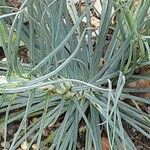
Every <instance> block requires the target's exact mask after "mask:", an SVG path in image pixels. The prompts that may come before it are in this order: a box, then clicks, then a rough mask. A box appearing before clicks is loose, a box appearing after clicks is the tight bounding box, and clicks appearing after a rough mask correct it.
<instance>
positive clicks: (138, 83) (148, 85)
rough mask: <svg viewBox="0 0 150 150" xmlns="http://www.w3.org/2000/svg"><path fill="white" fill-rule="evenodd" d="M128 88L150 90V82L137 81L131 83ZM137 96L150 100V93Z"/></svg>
mask: <svg viewBox="0 0 150 150" xmlns="http://www.w3.org/2000/svg"><path fill="white" fill-rule="evenodd" d="M127 86H128V87H131V88H150V80H137V81H134V82H131V83H129V84H128V85H127ZM136 96H139V97H142V98H150V92H148V93H139V94H136Z"/></svg>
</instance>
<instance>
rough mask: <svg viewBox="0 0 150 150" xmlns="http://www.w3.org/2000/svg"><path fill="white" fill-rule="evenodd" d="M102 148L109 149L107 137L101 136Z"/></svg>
mask: <svg viewBox="0 0 150 150" xmlns="http://www.w3.org/2000/svg"><path fill="white" fill-rule="evenodd" d="M102 147H103V150H109V141H108V138H107V137H102Z"/></svg>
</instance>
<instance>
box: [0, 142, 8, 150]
mask: <svg viewBox="0 0 150 150" xmlns="http://www.w3.org/2000/svg"><path fill="white" fill-rule="evenodd" d="M1 147H4V142H1ZM9 147H10V143H9V142H8V141H6V148H7V149H9Z"/></svg>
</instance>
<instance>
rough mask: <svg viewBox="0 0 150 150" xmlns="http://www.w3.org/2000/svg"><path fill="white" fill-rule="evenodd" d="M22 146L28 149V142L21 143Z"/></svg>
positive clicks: (24, 149)
mask: <svg viewBox="0 0 150 150" xmlns="http://www.w3.org/2000/svg"><path fill="white" fill-rule="evenodd" d="M21 148H22V149H23V150H26V149H27V148H28V143H27V142H25V141H24V142H23V143H22V144H21Z"/></svg>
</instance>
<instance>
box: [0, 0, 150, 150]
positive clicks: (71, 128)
mask: <svg viewBox="0 0 150 150" xmlns="http://www.w3.org/2000/svg"><path fill="white" fill-rule="evenodd" d="M102 3H103V4H102V6H103V7H102V10H101V12H100V26H99V30H98V35H96V41H94V44H93V30H95V29H93V27H92V26H91V9H94V2H92V1H88V0H85V3H84V5H85V9H84V10H83V11H82V12H80V9H79V10H77V9H76V7H75V4H74V3H72V1H68V0H67V1H65V0H53V1H52V0H43V1H41V0H36V1H32V0H30V1H29V0H23V1H22V4H21V6H20V8H14V7H10V6H8V5H7V4H6V3H5V1H4V0H3V1H1V2H0V8H1V10H0V13H1V16H0V21H1V22H0V33H1V35H0V39H1V45H2V47H3V49H4V51H5V55H6V59H7V66H6V67H5V69H7V74H6V77H7V81H5V82H4V84H0V108H1V109H0V113H1V114H3V115H1V118H0V127H1V128H4V143H6V141H7V127H8V125H9V124H11V123H13V122H14V121H20V125H19V128H18V129H17V132H16V133H15V134H14V137H13V139H12V142H11V145H10V150H13V149H16V148H17V147H19V146H20V145H21V144H22V143H23V142H24V141H27V143H28V145H27V147H28V148H30V147H31V146H32V145H33V143H36V149H37V150H38V149H43V147H45V146H47V147H49V148H50V149H67V150H72V149H76V146H77V138H78V133H79V132H78V129H79V128H80V125H81V121H82V122H84V123H85V126H86V129H85V130H86V131H85V134H86V136H85V143H84V145H85V149H87V150H91V148H94V149H95V150H102V145H103V141H102V139H103V138H104V137H103V136H102V132H105V133H106V135H107V137H108V141H109V147H110V149H122V148H123V149H128V150H130V149H131V150H133V149H136V148H135V145H134V144H133V142H132V141H131V139H130V137H129V136H128V134H127V132H126V131H125V129H124V127H123V123H127V124H129V125H131V126H132V127H134V128H135V129H136V130H138V131H139V132H141V133H142V134H143V135H144V136H146V137H148V138H150V134H149V131H150V116H149V114H148V113H146V112H144V111H142V110H141V109H140V108H139V107H137V105H138V104H137V103H138V102H142V103H144V104H147V105H149V104H150V102H149V101H148V100H146V99H144V98H139V97H137V96H132V95H130V94H129V92H132V93H133V92H135V93H136V92H149V89H142V90H141V89H134V88H125V84H126V83H128V82H130V81H133V80H136V79H139V78H142V79H147V78H149V77H148V76H140V75H133V73H134V71H135V69H137V67H140V66H142V65H145V64H149V62H150V53H149V44H148V38H149V35H147V33H148V32H147V30H149V29H148V21H149V18H148V17H147V13H148V9H149V6H150V1H147V0H139V4H138V5H137V7H135V5H134V3H133V2H132V1H131V0H127V1H123V0H114V1H113V0H109V1H103V2H102ZM79 6H80V5H79ZM112 10H114V11H113V13H112ZM112 16H115V25H113V27H112V26H111V21H112ZM84 18H86V26H84V25H83V19H84ZM110 30H111V37H110V38H109V41H107V40H106V39H107V37H108V33H109V32H110ZM20 44H23V45H25V47H26V48H27V49H28V54H29V56H28V57H29V60H30V61H29V63H27V64H25V63H22V62H21V61H20V59H19V57H18V56H19V55H18V54H19V47H20ZM1 64H3V65H4V66H5V65H6V64H4V62H1ZM4 66H3V67H4ZM4 71H5V70H4ZM3 74H5V72H3ZM124 99H132V100H133V101H134V104H137V105H132V106H131V105H130V104H128V103H126V102H125V101H124ZM35 116H36V117H37V116H38V119H37V120H36V121H33V122H29V120H30V118H34V117H35ZM60 117H61V118H62V119H61V121H60V125H58V126H57V127H56V128H54V129H53V131H52V132H51V134H50V135H49V136H48V137H47V138H43V130H44V129H45V128H46V127H52V126H54V125H55V124H57V122H58V120H59V119H60ZM31 137H32V138H31ZM4 148H5V147H4Z"/></svg>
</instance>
